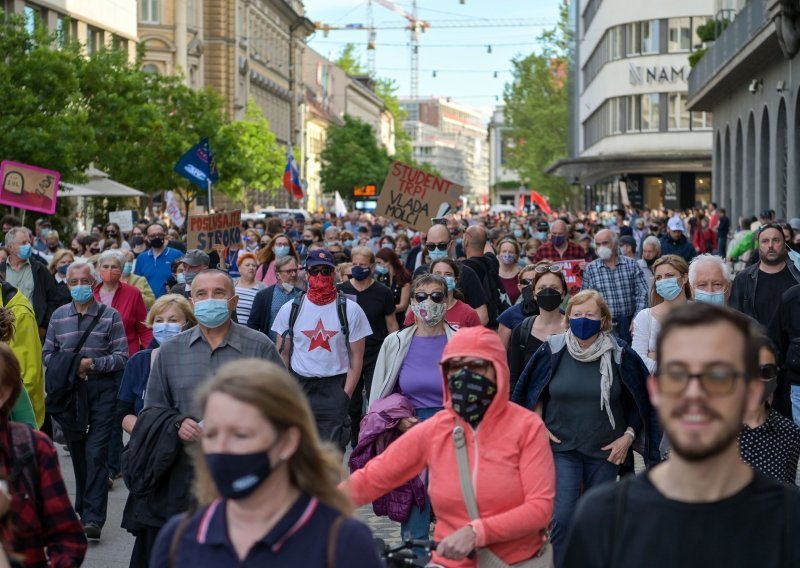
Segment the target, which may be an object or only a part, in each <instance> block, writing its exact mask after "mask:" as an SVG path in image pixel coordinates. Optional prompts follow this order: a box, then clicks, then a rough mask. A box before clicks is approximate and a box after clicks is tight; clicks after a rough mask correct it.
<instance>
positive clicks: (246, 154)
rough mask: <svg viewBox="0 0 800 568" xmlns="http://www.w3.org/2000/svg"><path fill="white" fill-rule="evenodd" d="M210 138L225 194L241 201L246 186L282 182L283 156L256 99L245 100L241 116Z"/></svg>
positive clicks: (273, 185)
mask: <svg viewBox="0 0 800 568" xmlns="http://www.w3.org/2000/svg"><path fill="white" fill-rule="evenodd" d="M213 142H214V148H217V151H216V158H217V165H218V166H219V172H220V182H219V184H218V185H217V187H218V188H219V189H220V190H221V191H222V192H223V193H225V195H227V196H229V197H231V198H232V199H235V200H237V201H242V200H243V199H244V198H245V196H246V194H247V190H248V189H255V190H257V191H269V190H274V189H275V188H276V187H279V186H280V185H281V176H282V174H283V168H284V166H285V162H286V157H285V155H284V152H283V150H281V148H280V147H279V146H278V143H277V142H276V141H275V134H274V133H273V132H272V131H271V130H270V128H269V121H268V120H267V119H266V117H265V116H264V112H263V111H262V110H261V107H260V106H258V104H257V103H256V102H255V100H253V99H250V100H249V101H247V111H246V113H245V118H244V120H237V121H234V122H231V123H229V124H226V125H225V126H223V127H222V128H221V129H220V132H219V135H218V136H217V137H216V138H215V140H214V141H213Z"/></svg>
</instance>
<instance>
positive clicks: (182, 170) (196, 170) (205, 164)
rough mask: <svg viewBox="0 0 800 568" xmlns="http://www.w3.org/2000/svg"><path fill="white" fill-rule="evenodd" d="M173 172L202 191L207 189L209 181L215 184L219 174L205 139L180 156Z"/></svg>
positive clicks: (209, 146)
mask: <svg viewBox="0 0 800 568" xmlns="http://www.w3.org/2000/svg"><path fill="white" fill-rule="evenodd" d="M175 171H176V172H178V174H179V175H182V176H183V177H185V178H186V179H188V180H189V181H190V182H192V183H193V184H195V185H196V186H198V187H202V188H203V189H206V188H208V182H209V181H210V182H211V183H217V180H218V179H219V172H218V171H217V163H216V162H215V161H214V155H213V154H212V153H211V145H210V144H209V142H208V138H207V137H206V138H203V139H202V140H200V142H198V143H197V144H195V145H194V146H192V148H191V149H190V150H189V151H188V152H186V153H185V154H184V155H183V156H181V159H180V160H178V163H177V164H175Z"/></svg>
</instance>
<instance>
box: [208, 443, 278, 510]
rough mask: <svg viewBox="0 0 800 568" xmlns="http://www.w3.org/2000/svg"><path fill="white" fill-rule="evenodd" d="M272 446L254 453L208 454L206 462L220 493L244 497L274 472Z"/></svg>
mask: <svg viewBox="0 0 800 568" xmlns="http://www.w3.org/2000/svg"><path fill="white" fill-rule="evenodd" d="M269 449H270V448H267V449H265V450H261V451H260V452H254V453H252V454H206V464H207V465H208V469H209V471H210V472H211V477H212V478H213V479H214V485H216V487H217V491H219V493H220V495H222V496H223V497H225V498H226V499H244V498H245V497H247V496H248V495H250V494H251V493H253V491H255V490H256V489H258V488H259V486H260V485H261V484H262V483H264V481H265V480H266V479H267V478H268V477H269V476H270V474H271V473H272V464H271V463H270V461H269V454H268V453H267V452H268V451H269Z"/></svg>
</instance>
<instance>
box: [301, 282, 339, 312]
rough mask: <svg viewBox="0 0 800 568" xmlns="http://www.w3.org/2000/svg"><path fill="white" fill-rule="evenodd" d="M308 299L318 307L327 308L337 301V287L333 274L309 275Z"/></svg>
mask: <svg viewBox="0 0 800 568" xmlns="http://www.w3.org/2000/svg"><path fill="white" fill-rule="evenodd" d="M307 296H308V299H309V300H311V302H312V303H314V304H316V305H318V306H327V305H328V304H330V303H331V302H333V301H334V300H335V299H336V285H335V284H334V283H333V274H329V275H328V276H325V275H323V274H316V275H311V274H309V275H308V294H307Z"/></svg>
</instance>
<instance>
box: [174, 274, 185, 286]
mask: <svg viewBox="0 0 800 568" xmlns="http://www.w3.org/2000/svg"><path fill="white" fill-rule="evenodd" d="M175 280H177V281H178V284H186V274H185V273H184V272H179V273H178V275H177V276H176V277H175Z"/></svg>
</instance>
